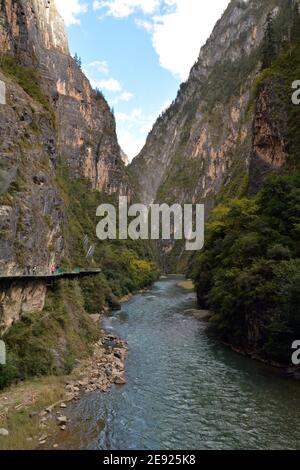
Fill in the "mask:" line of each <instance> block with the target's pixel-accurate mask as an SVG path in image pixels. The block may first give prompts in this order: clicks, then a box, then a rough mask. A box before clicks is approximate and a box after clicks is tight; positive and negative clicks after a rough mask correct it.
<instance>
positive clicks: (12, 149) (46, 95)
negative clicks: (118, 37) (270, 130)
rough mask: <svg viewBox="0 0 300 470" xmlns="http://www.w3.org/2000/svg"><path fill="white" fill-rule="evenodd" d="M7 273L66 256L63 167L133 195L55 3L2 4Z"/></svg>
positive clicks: (110, 120)
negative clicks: (60, 175)
mask: <svg viewBox="0 0 300 470" xmlns="http://www.w3.org/2000/svg"><path fill="white" fill-rule="evenodd" d="M0 53H1V59H0V73H1V76H0V79H1V80H2V81H3V82H4V83H5V85H6V104H5V105H0V128H1V135H2V137H3V138H2V139H1V142H0V160H1V161H0V165H1V167H0V179H1V188H0V193H1V194H0V196H1V201H0V202H1V206H0V212H1V215H2V217H1V221H0V224H1V238H0V267H1V271H4V272H6V273H8V274H11V273H13V272H16V271H20V270H21V271H23V270H24V268H26V266H28V267H33V266H36V267H37V268H38V271H41V272H43V271H44V272H48V270H49V266H50V265H51V264H53V263H59V262H60V259H61V257H62V255H63V250H64V239H63V225H64V223H65V216H66V208H65V206H64V202H63V200H62V198H61V196H60V194H59V190H58V188H57V185H56V182H55V178H56V167H57V165H58V164H59V163H63V164H64V165H67V166H68V167H69V169H70V172H71V174H72V175H73V176H74V177H77V176H82V177H86V178H87V179H88V180H90V182H91V187H92V188H93V189H96V190H99V191H102V190H105V191H106V192H108V193H110V194H111V193H115V192H118V193H122V194H124V193H127V192H129V181H128V178H127V175H126V171H125V167H124V164H123V162H122V158H121V150H120V147H119V144H118V141H117V136H116V128H115V119H114V116H113V115H112V113H111V111H110V108H109V106H108V104H107V103H106V101H105V99H104V98H103V96H102V95H101V94H99V93H96V92H95V91H94V90H92V88H91V86H90V84H89V81H88V80H87V78H86V77H85V76H84V74H83V72H82V71H81V69H80V67H79V66H78V64H76V62H75V61H74V60H73V58H72V57H71V56H70V54H69V49H68V41H67V37H66V32H65V28H64V24H63V20H62V19H61V17H60V16H59V14H58V12H57V10H56V8H55V4H54V1H53V0H47V1H46V0H30V1H27V0H26V1H21V0H1V2H0Z"/></svg>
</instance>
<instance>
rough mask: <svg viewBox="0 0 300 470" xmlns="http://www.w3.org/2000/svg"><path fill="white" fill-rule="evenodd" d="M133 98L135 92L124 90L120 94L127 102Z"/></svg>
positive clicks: (120, 98)
mask: <svg viewBox="0 0 300 470" xmlns="http://www.w3.org/2000/svg"><path fill="white" fill-rule="evenodd" d="M132 98H133V93H130V92H129V91H123V92H122V93H121V94H120V96H119V100H120V101H126V102H128V101H130V100H131V99H132Z"/></svg>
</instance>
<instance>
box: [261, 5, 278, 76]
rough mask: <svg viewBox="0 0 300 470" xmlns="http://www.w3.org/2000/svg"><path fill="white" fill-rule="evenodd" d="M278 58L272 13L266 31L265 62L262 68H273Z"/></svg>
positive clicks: (264, 43)
mask: <svg viewBox="0 0 300 470" xmlns="http://www.w3.org/2000/svg"><path fill="white" fill-rule="evenodd" d="M276 57H277V47H276V35H275V29H274V22H273V17H272V13H269V14H268V16H267V21H266V30H265V35H264V39H263V60H262V68H263V69H267V68H269V67H271V65H272V62H273V60H275V59H276Z"/></svg>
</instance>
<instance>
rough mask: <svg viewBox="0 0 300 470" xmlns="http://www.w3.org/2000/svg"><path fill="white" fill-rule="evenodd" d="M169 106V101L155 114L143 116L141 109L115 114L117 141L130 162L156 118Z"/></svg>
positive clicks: (141, 145) (141, 146)
mask: <svg viewBox="0 0 300 470" xmlns="http://www.w3.org/2000/svg"><path fill="white" fill-rule="evenodd" d="M170 104H171V100H170V101H167V102H165V103H164V104H163V106H161V108H160V109H159V110H158V111H157V112H156V113H155V114H144V113H143V110H142V109H141V108H133V109H132V110H131V111H130V112H129V113H122V112H116V113H115V117H116V123H117V133H118V139H119V142H120V145H121V147H122V149H123V150H124V151H125V153H126V154H127V155H128V158H129V160H130V161H131V160H132V159H133V158H134V157H136V155H138V153H139V152H140V151H141V150H142V148H143V146H144V145H145V141H146V138H147V135H148V134H149V132H150V131H151V129H152V126H153V123H154V122H155V119H156V118H157V116H158V115H159V114H160V113H161V112H162V111H164V110H165V109H166V108H167V107H168V106H169V105H170Z"/></svg>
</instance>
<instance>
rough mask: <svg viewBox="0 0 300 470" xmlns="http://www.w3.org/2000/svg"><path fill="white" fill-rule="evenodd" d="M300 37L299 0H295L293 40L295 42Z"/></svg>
mask: <svg viewBox="0 0 300 470" xmlns="http://www.w3.org/2000/svg"><path fill="white" fill-rule="evenodd" d="M299 38H300V12H299V3H298V0H295V2H294V8H293V19H292V30H291V40H292V42H293V41H296V40H297V39H299Z"/></svg>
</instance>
